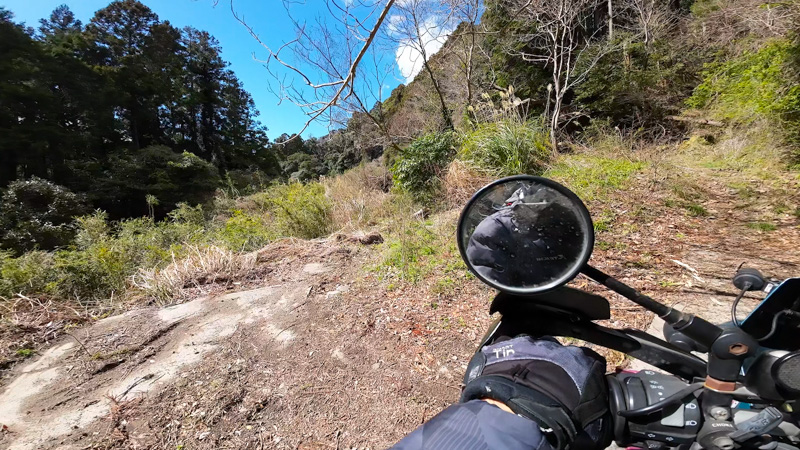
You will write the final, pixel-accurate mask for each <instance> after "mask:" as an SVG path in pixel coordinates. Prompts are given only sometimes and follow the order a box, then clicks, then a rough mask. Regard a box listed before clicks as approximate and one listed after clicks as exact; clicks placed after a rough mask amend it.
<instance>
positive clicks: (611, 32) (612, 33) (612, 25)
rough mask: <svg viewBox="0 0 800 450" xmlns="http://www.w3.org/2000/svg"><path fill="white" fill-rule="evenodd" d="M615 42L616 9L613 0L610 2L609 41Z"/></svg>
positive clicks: (609, 0)
mask: <svg viewBox="0 0 800 450" xmlns="http://www.w3.org/2000/svg"><path fill="white" fill-rule="evenodd" d="M613 40H614V7H613V6H612V5H611V0H608V41H609V42H611V41H613Z"/></svg>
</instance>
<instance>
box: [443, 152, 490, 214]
mask: <svg viewBox="0 0 800 450" xmlns="http://www.w3.org/2000/svg"><path fill="white" fill-rule="evenodd" d="M494 179H495V177H493V176H491V175H488V174H486V173H484V172H481V171H479V170H478V169H476V168H474V167H472V166H470V165H469V164H468V163H466V162H464V161H461V160H458V159H457V160H455V161H453V162H451V163H450V165H449V166H448V167H447V173H446V174H445V176H444V180H443V183H442V184H443V188H444V194H445V199H446V201H447V205H448V206H449V207H451V208H462V207H463V206H464V205H465V204H466V203H467V201H468V200H469V199H470V198H471V197H472V195H473V194H475V192H476V191H477V190H478V189H480V188H482V187H483V186H486V185H487V184H489V183H490V182H491V181H492V180H494Z"/></svg>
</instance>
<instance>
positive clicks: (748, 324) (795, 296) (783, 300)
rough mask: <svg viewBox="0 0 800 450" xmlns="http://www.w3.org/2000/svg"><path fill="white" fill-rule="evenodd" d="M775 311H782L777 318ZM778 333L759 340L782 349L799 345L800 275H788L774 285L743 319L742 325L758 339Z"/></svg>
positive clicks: (799, 347) (793, 348) (795, 348)
mask: <svg viewBox="0 0 800 450" xmlns="http://www.w3.org/2000/svg"><path fill="white" fill-rule="evenodd" d="M776 315H779V316H778V317H777V318H776ZM773 324H774V325H775V327H776V330H775V333H773V334H772V336H770V337H769V338H767V339H764V340H763V341H761V342H760V344H761V345H762V346H764V347H767V348H773V349H779V350H789V351H792V350H798V349H800V278H789V279H787V280H785V281H784V282H783V283H781V284H779V285H778V286H777V287H775V288H774V289H772V290H771V291H770V293H769V294H768V295H767V297H766V298H765V299H764V300H763V301H762V302H761V303H760V304H759V305H758V306H757V307H756V309H754V310H753V312H751V313H750V314H749V315H748V316H747V318H746V319H745V320H744V321H742V324H741V328H742V330H744V331H745V332H746V333H747V334H749V335H751V336H753V337H754V338H756V339H761V338H763V337H765V336H767V335H769V334H770V332H771V331H772V329H773Z"/></svg>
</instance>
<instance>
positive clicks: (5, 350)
mask: <svg viewBox="0 0 800 450" xmlns="http://www.w3.org/2000/svg"><path fill="white" fill-rule="evenodd" d="M89 319H90V314H89V311H88V309H87V308H86V307H83V306H81V305H79V304H77V302H76V303H74V304H72V303H71V302H69V301H68V300H63V299H61V300H58V301H53V300H52V299H50V298H30V297H26V296H24V295H21V294H18V295H17V297H15V298H10V299H0V373H2V370H4V369H6V368H8V367H11V366H12V365H13V364H14V363H15V362H17V361H21V360H23V359H25V358H27V357H29V356H32V355H34V354H35V353H36V352H37V351H38V349H39V348H41V347H42V346H44V345H47V344H48V343H50V342H52V341H53V340H54V339H56V338H58V337H59V336H61V333H62V332H63V331H64V329H65V328H66V327H69V326H74V325H76V324H80V323H83V322H86V321H88V320H89Z"/></svg>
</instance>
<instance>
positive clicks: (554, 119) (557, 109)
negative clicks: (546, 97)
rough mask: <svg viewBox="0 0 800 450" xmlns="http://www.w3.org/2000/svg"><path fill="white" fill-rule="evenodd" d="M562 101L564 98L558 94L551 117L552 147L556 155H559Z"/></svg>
mask: <svg viewBox="0 0 800 450" xmlns="http://www.w3.org/2000/svg"><path fill="white" fill-rule="evenodd" d="M562 101H563V98H562V96H561V95H559V94H556V98H555V99H554V100H553V114H552V116H551V117H550V145H552V146H553V152H554V153H558V119H559V117H560V116H561V103H562Z"/></svg>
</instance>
